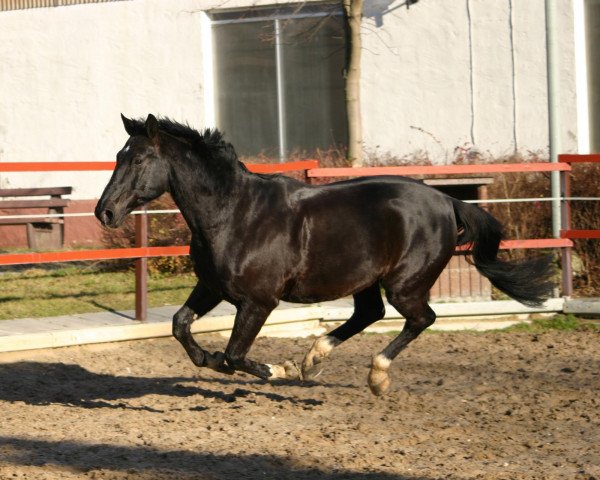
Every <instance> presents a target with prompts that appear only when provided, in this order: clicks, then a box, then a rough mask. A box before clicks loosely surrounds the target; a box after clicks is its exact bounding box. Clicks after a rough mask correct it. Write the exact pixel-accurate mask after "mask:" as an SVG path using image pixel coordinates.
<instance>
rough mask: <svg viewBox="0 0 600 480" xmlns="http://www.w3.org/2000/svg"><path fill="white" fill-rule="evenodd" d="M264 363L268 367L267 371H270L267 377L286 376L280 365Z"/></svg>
mask: <svg viewBox="0 0 600 480" xmlns="http://www.w3.org/2000/svg"><path fill="white" fill-rule="evenodd" d="M266 365H267V367H269V371H270V372H271V375H270V376H269V379H274V378H286V375H285V368H283V367H282V366H281V365H271V364H269V363H267V364H266Z"/></svg>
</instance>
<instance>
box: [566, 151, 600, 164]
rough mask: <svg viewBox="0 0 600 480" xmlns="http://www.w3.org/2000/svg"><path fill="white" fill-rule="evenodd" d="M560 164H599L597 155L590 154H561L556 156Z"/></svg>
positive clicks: (599, 157) (599, 158)
mask: <svg viewBox="0 0 600 480" xmlns="http://www.w3.org/2000/svg"><path fill="white" fill-rule="evenodd" d="M558 161H559V162H561V163H598V162H600V154H599V153H590V154H586V155H579V154H571V153H563V154H561V155H559V156H558Z"/></svg>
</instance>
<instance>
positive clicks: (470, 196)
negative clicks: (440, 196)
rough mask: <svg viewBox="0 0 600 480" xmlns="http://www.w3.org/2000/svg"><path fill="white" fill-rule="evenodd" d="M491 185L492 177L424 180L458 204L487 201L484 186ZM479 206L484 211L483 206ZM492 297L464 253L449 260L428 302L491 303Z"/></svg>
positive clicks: (485, 280) (490, 289) (490, 288)
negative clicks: (463, 301) (459, 202)
mask: <svg viewBox="0 0 600 480" xmlns="http://www.w3.org/2000/svg"><path fill="white" fill-rule="evenodd" d="M493 181H494V179H493V178H491V177H477V178H456V177H454V178H430V179H426V180H424V182H425V183H426V184H427V185H430V186H432V187H434V188H436V189H438V190H440V191H442V192H444V193H446V194H448V195H450V196H452V197H454V198H458V199H459V200H486V199H487V198H488V196H487V186H488V185H489V184H490V183H492V182H493ZM480 206H483V207H484V208H485V205H482V204H480ZM491 297H492V287H491V284H490V281H489V280H488V279H487V278H485V277H484V276H482V275H481V274H480V273H479V272H478V271H477V269H476V268H475V266H473V265H471V264H470V263H469V262H467V259H466V254H464V253H457V254H456V255H454V256H453V257H452V258H451V259H450V262H448V265H447V266H446V268H445V269H444V271H443V272H442V274H441V275H440V277H439V278H438V279H437V280H436V282H435V285H434V286H433V288H432V289H431V291H430V298H431V299H432V300H435V301H456V300H465V301H486V300H491Z"/></svg>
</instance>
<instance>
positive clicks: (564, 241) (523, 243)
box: [0, 237, 600, 265]
mask: <svg viewBox="0 0 600 480" xmlns="http://www.w3.org/2000/svg"><path fill="white" fill-rule="evenodd" d="M598 238H600V237H598ZM572 246H573V242H572V241H571V240H570V239H568V238H540V239H532V240H506V241H504V242H502V243H501V244H500V248H502V249H514V248H563V247H572ZM468 249H469V247H468V246H467V245H465V246H463V247H459V248H457V250H458V251H461V250H468ZM189 251H190V249H189V247H188V246H183V247H143V248H107V249H100V250H73V251H62V252H31V253H8V254H3V255H0V265H27V264H36V263H56V262H76V261H89V260H92V261H97V260H117V259H124V258H149V257H162V256H165V257H171V256H178V255H188V254H189Z"/></svg>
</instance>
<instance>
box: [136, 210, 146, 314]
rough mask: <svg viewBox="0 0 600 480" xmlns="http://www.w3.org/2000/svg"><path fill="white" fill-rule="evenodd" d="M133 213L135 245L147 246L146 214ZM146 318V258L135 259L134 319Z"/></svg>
mask: <svg viewBox="0 0 600 480" xmlns="http://www.w3.org/2000/svg"><path fill="white" fill-rule="evenodd" d="M142 211H143V212H144V213H142V214H139V215H135V246H136V247H147V246H148V214H147V213H146V209H145V208H144V209H143V210H142ZM147 318H148V259H147V258H138V259H137V260H136V261H135V319H136V320H140V321H145V320H147Z"/></svg>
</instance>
